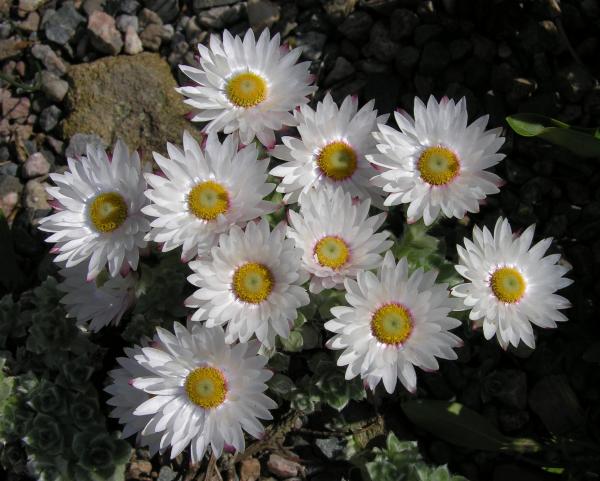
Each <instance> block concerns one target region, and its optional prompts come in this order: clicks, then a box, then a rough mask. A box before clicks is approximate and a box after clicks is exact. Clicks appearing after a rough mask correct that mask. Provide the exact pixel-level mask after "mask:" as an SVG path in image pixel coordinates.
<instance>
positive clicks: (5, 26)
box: [0, 22, 12, 39]
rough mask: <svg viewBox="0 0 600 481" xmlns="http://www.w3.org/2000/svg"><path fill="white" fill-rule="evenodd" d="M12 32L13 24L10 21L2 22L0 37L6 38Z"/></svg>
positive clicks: (0, 24)
mask: <svg viewBox="0 0 600 481" xmlns="http://www.w3.org/2000/svg"><path fill="white" fill-rule="evenodd" d="M11 33H12V25H11V24H10V23H8V22H2V23H0V39H6V38H8V37H10V34H11Z"/></svg>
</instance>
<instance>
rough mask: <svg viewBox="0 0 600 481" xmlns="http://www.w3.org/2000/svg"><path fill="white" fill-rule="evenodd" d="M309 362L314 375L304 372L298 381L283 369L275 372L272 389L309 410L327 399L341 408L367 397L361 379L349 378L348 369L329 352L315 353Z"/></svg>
mask: <svg viewBox="0 0 600 481" xmlns="http://www.w3.org/2000/svg"><path fill="white" fill-rule="evenodd" d="M308 366H309V368H310V370H311V371H312V375H305V376H302V377H301V378H300V379H299V380H298V381H297V382H296V383H294V381H292V379H291V378H290V377H289V376H287V375H285V374H282V373H277V374H275V375H274V376H273V377H272V378H271V380H270V381H269V388H270V389H271V391H272V392H273V393H274V394H275V395H277V396H278V397H280V398H281V399H285V400H287V401H290V404H291V407H292V409H296V410H299V411H302V412H304V413H307V414H308V413H312V412H314V411H315V410H316V409H317V408H318V406H319V405H320V404H321V403H325V404H327V405H328V406H330V407H332V408H334V409H336V410H337V411H341V410H342V409H344V408H345V407H346V406H347V405H348V403H349V402H350V400H353V401H360V400H362V399H364V398H365V389H364V387H363V385H362V383H361V381H360V379H358V378H356V379H353V380H351V381H346V379H345V378H344V370H343V369H341V368H339V367H337V366H336V364H335V360H334V359H332V358H331V357H330V355H329V353H327V352H322V351H319V352H317V353H315V354H314V355H313V356H312V357H311V358H310V359H309V360H308Z"/></svg>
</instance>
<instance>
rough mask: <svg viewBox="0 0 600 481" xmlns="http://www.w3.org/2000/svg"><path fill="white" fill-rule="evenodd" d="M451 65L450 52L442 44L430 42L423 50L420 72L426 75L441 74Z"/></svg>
mask: <svg viewBox="0 0 600 481" xmlns="http://www.w3.org/2000/svg"><path fill="white" fill-rule="evenodd" d="M449 63H450V52H448V48H447V47H446V46H445V45H444V44H443V43H442V42H435V41H434V42H429V43H428V44H427V45H425V48H423V53H422V54H421V62H420V63H419V72H420V73H422V74H425V75H433V74H437V73H440V72H441V71H442V70H444V68H446V67H447V66H448V64H449Z"/></svg>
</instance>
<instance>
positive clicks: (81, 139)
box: [65, 134, 107, 159]
mask: <svg viewBox="0 0 600 481" xmlns="http://www.w3.org/2000/svg"><path fill="white" fill-rule="evenodd" d="M88 144H91V145H93V146H94V147H99V148H101V149H106V146H107V144H106V142H104V140H102V139H101V138H100V137H99V136H97V135H96V134H75V135H73V136H71V139H70V140H69V145H68V146H67V150H65V156H66V157H69V158H72V159H76V158H78V157H80V156H82V155H85V153H86V148H87V145H88Z"/></svg>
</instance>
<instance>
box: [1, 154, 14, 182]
mask: <svg viewBox="0 0 600 481" xmlns="http://www.w3.org/2000/svg"><path fill="white" fill-rule="evenodd" d="M18 170H19V166H18V165H17V164H15V163H14V162H10V161H9V160H6V159H5V160H3V161H2V163H0V178H2V177H5V176H7V175H12V176H16V175H17V171H18Z"/></svg>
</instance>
